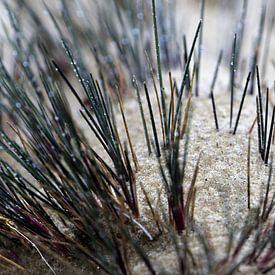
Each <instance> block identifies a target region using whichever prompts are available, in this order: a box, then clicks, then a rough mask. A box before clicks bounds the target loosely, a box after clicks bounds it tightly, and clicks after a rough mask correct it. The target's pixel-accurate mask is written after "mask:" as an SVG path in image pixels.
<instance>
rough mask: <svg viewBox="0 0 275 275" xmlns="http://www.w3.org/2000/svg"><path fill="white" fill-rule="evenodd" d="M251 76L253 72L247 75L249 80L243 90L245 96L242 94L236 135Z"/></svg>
mask: <svg viewBox="0 0 275 275" xmlns="http://www.w3.org/2000/svg"><path fill="white" fill-rule="evenodd" d="M250 78H251V72H250V73H249V74H248V77H247V80H246V84H245V88H244V91H243V96H242V99H241V103H240V107H239V111H238V115H237V119H236V123H235V127H234V131H233V135H235V134H236V132H237V128H238V124H239V120H240V117H241V113H242V109H243V104H244V99H245V96H246V93H247V89H248V85H249V81H250Z"/></svg>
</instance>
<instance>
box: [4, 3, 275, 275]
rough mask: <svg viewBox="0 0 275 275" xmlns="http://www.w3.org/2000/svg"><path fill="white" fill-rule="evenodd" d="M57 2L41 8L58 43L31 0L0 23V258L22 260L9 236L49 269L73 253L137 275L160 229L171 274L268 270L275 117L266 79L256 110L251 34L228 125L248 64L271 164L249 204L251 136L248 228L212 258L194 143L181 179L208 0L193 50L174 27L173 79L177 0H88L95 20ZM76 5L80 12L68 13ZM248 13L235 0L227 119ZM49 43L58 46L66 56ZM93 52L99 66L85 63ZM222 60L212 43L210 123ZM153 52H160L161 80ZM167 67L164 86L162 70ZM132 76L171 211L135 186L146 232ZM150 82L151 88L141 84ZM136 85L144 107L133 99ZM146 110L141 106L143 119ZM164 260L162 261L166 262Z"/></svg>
mask: <svg viewBox="0 0 275 275" xmlns="http://www.w3.org/2000/svg"><path fill="white" fill-rule="evenodd" d="M60 4H61V11H62V12H61V18H58V15H57V14H55V13H54V12H53V11H52V10H51V8H49V7H48V6H47V4H46V3H44V5H43V8H45V9H46V11H47V13H48V20H49V22H50V23H51V24H52V25H53V26H54V30H55V32H56V34H57V35H58V39H57V40H58V41H55V39H54V38H53V35H52V34H51V32H50V31H49V30H48V29H47V26H45V25H44V23H43V22H42V21H41V20H40V18H39V16H38V14H36V12H35V10H34V9H33V7H32V5H30V3H29V2H28V1H26V0H24V1H14V6H12V5H10V4H9V3H8V2H6V1H4V5H5V8H6V10H7V13H8V17H9V20H10V26H11V29H12V31H11V33H10V32H9V31H8V28H6V27H5V32H6V36H7V43H8V45H9V46H10V47H11V48H12V50H13V51H14V53H15V54H14V57H13V60H12V62H13V63H14V69H13V70H10V69H8V68H7V66H6V65H5V60H4V59H5V56H1V59H0V84H1V86H0V94H1V99H2V102H1V105H0V107H1V111H2V112H3V113H4V114H6V115H7V116H8V118H9V121H8V125H9V128H8V129H6V125H2V127H1V129H0V146H1V151H2V153H3V156H1V159H0V233H1V239H0V242H1V244H2V247H3V248H2V249H1V250H0V263H1V264H3V265H4V266H5V268H7V269H11V268H14V269H15V270H17V271H20V272H21V271H27V266H25V264H24V262H23V261H22V260H21V258H20V257H21V256H20V255H19V256H17V254H16V253H14V252H13V250H14V248H13V247H14V245H17V246H21V247H22V249H25V248H26V247H31V248H32V249H33V250H34V252H35V253H36V254H37V255H38V256H39V257H40V258H41V260H42V262H43V263H44V265H45V268H48V269H49V270H50V271H51V272H52V273H57V272H56V270H55V267H54V265H52V258H54V259H55V261H57V262H58V263H62V264H64V265H65V264H66V265H69V266H70V265H71V264H72V262H77V263H80V265H83V264H84V265H85V267H86V268H87V269H88V270H89V271H91V272H94V273H97V272H102V273H107V274H132V273H133V265H134V263H133V262H134V261H136V259H137V258H139V260H140V261H141V262H143V264H144V265H145V266H146V268H147V270H148V272H149V273H150V274H157V273H158V272H159V269H158V267H157V266H156V265H155V264H154V262H153V261H152V258H151V256H149V253H148V251H147V246H148V243H152V242H154V241H157V238H158V237H160V236H159V235H163V236H164V238H165V240H166V241H169V242H170V243H172V244H173V246H174V249H175V252H176V255H177V258H176V259H175V261H177V263H176V265H177V266H178V271H179V273H180V274H190V273H194V274H202V273H205V274H221V273H223V274H233V273H235V272H236V271H237V270H238V268H239V267H240V266H242V265H249V266H255V267H256V268H257V269H258V270H259V271H260V272H262V273H267V272H269V271H270V270H272V269H273V268H274V262H273V258H272V257H273V256H274V226H275V224H274V222H273V221H272V222H271V223H270V222H269V217H270V215H271V213H272V211H273V209H274V193H273V194H271V192H272V191H271V186H272V178H273V175H272V173H273V154H274V153H273V152H272V150H271V145H272V143H274V132H275V129H274V119H275V117H274V106H273V113H272V116H271V119H270V118H269V117H270V116H269V113H270V107H269V106H270V105H271V101H270V100H269V94H270V93H269V90H267V93H266V95H265V108H263V97H262V85H261V83H260V74H259V70H258V67H256V64H257V63H258V59H259V56H258V50H259V48H260V45H261V35H260V32H259V36H258V39H257V49H256V51H255V53H254V58H253V62H254V63H253V68H252V69H253V70H251V73H249V74H248V77H247V79H246V84H245V87H244V91H243V96H242V99H241V102H240V107H239V111H238V114H237V117H236V123H235V126H234V131H233V134H234V135H235V134H236V133H237V127H238V124H239V122H240V118H241V112H242V109H243V106H244V102H245V97H246V94H247V91H248V88H249V84H251V85H252V88H251V90H250V92H251V93H253V84H252V81H254V77H253V75H254V74H255V72H256V76H257V84H258V85H257V86H258V96H257V99H256V102H257V103H256V106H255V110H257V126H258V142H259V153H260V155H261V158H262V160H263V161H264V163H265V164H266V165H267V166H268V179H267V182H266V189H265V194H264V198H263V200H262V202H261V203H260V204H259V205H258V207H257V209H256V210H255V209H253V208H251V205H250V197H251V196H252V195H253V194H251V192H250V155H251V150H250V147H251V144H250V138H251V137H249V146H248V154H247V155H248V163H247V168H248V172H247V173H248V176H247V181H248V184H247V189H248V191H247V196H248V209H249V211H248V214H247V218H246V219H245V221H244V223H243V227H242V228H241V229H240V230H235V231H232V232H230V234H229V236H228V238H226V242H227V248H226V253H225V254H226V255H225V256H224V257H223V258H222V259H221V258H220V257H218V253H219V252H220V251H219V249H220V248H219V247H218V248H217V250H215V248H214V247H212V244H211V239H210V238H209V237H208V233H207V232H206V228H204V227H203V226H202V225H201V223H200V221H198V220H196V216H195V215H194V208H195V203H196V194H197V185H196V182H197V177H198V174H199V168H200V165H201V157H202V156H203V152H202V153H201V154H200V155H199V157H198V159H197V162H196V164H195V168H194V171H193V176H192V178H191V181H190V184H189V188H188V190H187V180H186V166H187V163H188V155H189V154H192V153H193V152H190V151H189V146H188V145H189V141H190V131H191V130H192V115H193V112H194V108H193V102H194V100H195V99H194V95H196V96H199V95H201V93H200V89H201V86H202V85H201V83H200V75H202V67H201V59H202V53H201V47H202V42H203V36H202V35H203V34H202V31H203V26H204V19H205V15H204V13H205V1H203V0H202V1H201V9H200V16H201V20H200V21H199V24H198V26H197V28H196V30H195V33H194V38H193V40H192V44H191V48H190V50H188V48H187V41H186V36H185V35H184V36H183V44H184V45H183V47H184V54H183V59H184V61H183V62H182V63H183V64H184V68H183V72H182V78H181V82H180V86H178V85H177V82H176V81H173V79H172V73H171V69H172V68H173V67H174V66H180V65H181V62H179V59H180V56H181V53H180V52H179V48H178V47H177V46H175V45H177V41H176V28H175V27H174V26H175V25H176V23H175V22H176V21H175V20H176V19H175V16H173V13H174V9H175V7H176V6H175V3H174V2H173V1H172V2H169V3H166V2H164V1H158V2H157V3H156V1H155V0H152V1H149V2H148V3H147V2H146V1H130V0H121V1H111V4H110V6H109V5H106V3H105V2H104V1H103V2H102V3H101V2H96V4H95V7H96V13H97V14H98V18H97V20H98V25H97V26H93V25H92V24H91V22H90V20H89V16H87V15H88V10H86V9H85V5H84V4H83V3H81V1H72V2H67V1H64V0H61V1H60ZM82 4H83V5H82ZM76 7H77V9H78V11H79V13H80V14H81V16H80V18H77V17H75V16H74V14H73V11H74V9H75V8H76ZM167 7H168V9H167ZM21 9H24V10H25V11H26V14H27V18H28V20H29V24H33V23H35V26H34V27H33V29H32V31H33V34H32V35H33V36H34V37H35V36H36V35H38V34H39V33H40V32H41V33H42V35H41V37H40V38H39V39H36V38H35V39H34V38H33V39H31V43H30V41H29V39H30V38H29V34H28V33H27V32H26V30H25V28H24V24H23V25H22V24H21V20H25V18H24V17H23V18H21V17H20V15H19V12H18V11H21ZM246 11H247V1H244V3H243V10H242V15H241V27H240V30H239V32H238V35H237V34H235V36H234V40H233V41H234V42H233V48H232V52H231V67H230V74H231V79H230V80H231V81H230V117H229V119H230V128H231V126H232V123H233V106H234V101H235V93H236V90H237V89H236V82H237V77H236V73H237V72H238V70H237V69H238V68H239V66H238V65H239V60H240V58H241V56H240V53H241V45H242V41H243V33H244V27H245V25H244V24H245V20H244V19H245V17H246ZM264 18H265V8H264V9H263V12H262V15H261V23H260V31H262V30H263V29H264ZM27 24H28V23H27ZM149 30H152V33H153V34H154V41H152V40H153V39H150V38H148V32H149V33H150V31H149ZM205 34H206V30H205V29H204V35H205ZM60 42H61V43H60ZM153 42H154V43H155V44H154V43H153ZM110 43H111V45H113V48H112V47H111V46H110ZM62 47H63V49H62ZM85 47H86V48H85ZM53 49H59V50H58V52H60V53H61V52H62V57H61V56H59V55H56V54H55V53H54V52H53V51H55V50H53ZM61 49H62V50H61ZM197 50H198V51H197ZM86 51H88V52H86ZM145 52H146V53H145ZM196 52H197V53H198V56H196V54H195V53H196ZM90 54H91V56H92V58H93V60H94V62H95V64H94V68H95V72H90V70H89V64H88V63H89V61H88V58H89V57H90ZM222 58H223V51H221V52H220V54H219V57H218V62H217V65H216V69H215V72H214V76H213V81H212V85H211V89H210V98H211V102H212V107H213V113H214V120H215V127H216V130H220V127H219V123H218V112H217V110H216V103H215V98H214V88H215V83H216V80H217V78H218V71H219V67H220V64H221V62H222ZM152 60H156V67H157V77H156V76H155V70H154V66H155V65H154V61H153V62H152ZM191 67H192V68H191ZM168 71H169V84H168V85H167V86H168V88H167V87H166V84H165V81H164V73H168ZM253 72H254V73H253ZM133 75H135V77H134V81H133V85H134V89H135V90H136V94H137V101H138V105H139V110H140V114H141V119H142V126H143V130H144V136H145V142H146V143H144V146H147V148H148V155H149V158H153V157H154V156H153V154H151V153H152V152H155V156H156V158H157V160H158V163H159V170H160V176H161V179H162V181H163V186H164V188H165V191H166V198H167V205H168V207H167V209H155V208H154V207H153V203H152V202H151V200H150V196H149V194H148V191H147V190H146V189H145V187H144V186H143V185H141V189H142V192H143V194H144V196H145V199H146V203H147V204H148V207H149V208H150V212H151V214H152V218H153V222H154V224H156V227H157V231H158V233H157V234H155V232H151V230H150V231H149V229H147V225H146V224H145V223H144V222H142V219H141V214H142V213H141V212H140V205H139V199H138V197H139V196H138V194H137V192H138V188H137V186H136V176H137V173H138V172H139V168H140V166H139V159H138V157H137V154H136V151H135V144H134V143H133V139H132V136H131V131H130V130H131V129H130V125H128V121H127V113H126V112H125V109H124V104H125V102H126V99H125V97H126V96H128V97H130V93H129V92H128V90H129V86H131V85H130V83H131V80H132V79H133ZM97 79H99V80H97ZM150 79H151V80H152V82H153V83H152V84H153V85H152V88H151V86H149V84H148V83H149V81H150ZM156 79H157V81H156ZM144 81H145V82H144ZM141 83H143V87H144V93H145V98H146V102H147V105H145V104H143V102H142V92H143V89H141V88H140V87H141ZM158 84H159V85H158ZM158 86H159V87H158ZM158 89H159V90H158ZM152 90H154V91H153V92H154V93H155V95H156V102H157V110H155V105H154V104H153V100H152V94H153V92H152ZM169 90H170V91H169ZM168 91H169V92H170V93H169V92H168ZM72 99H74V100H75V101H76V104H77V112H78V116H77V115H76V114H75V113H74V110H75V109H73V108H72V107H71V102H70V100H72ZM185 101H186V102H185ZM118 107H119V108H118ZM145 110H148V111H149V117H150V119H149V120H147V118H146V115H145ZM117 113H118V115H121V116H122V126H123V128H124V130H125V131H124V132H123V133H121V132H120V131H119V127H118V125H117V119H116V118H117ZM156 113H157V114H158V115H156ZM158 116H159V118H158ZM157 119H159V120H160V125H161V126H160V129H158V127H157V123H156V120H157ZM80 121H82V124H84V125H85V128H86V129H88V130H89V135H91V136H93V137H94V140H96V142H97V143H98V144H99V145H100V150H97V149H96V147H95V146H94V145H93V143H92V142H91V139H89V138H87V135H86V134H84V131H83V130H82V128H81V127H80ZM4 126H5V127H4ZM150 129H151V130H152V131H150ZM160 134H162V138H159V135H160ZM251 134H252V130H251V132H250V135H251ZM124 136H126V142H124V140H125V138H124ZM129 150H130V154H129V152H128V151H129ZM130 156H131V157H130ZM14 163H15V164H14ZM133 167H134V168H133ZM161 212H163V215H161V214H160V213H161ZM155 235H156V236H157V237H155ZM192 236H193V237H195V238H196V239H197V240H198V242H199V243H200V245H201V247H200V249H199V253H198V252H196V251H195V250H194V249H192V240H191V238H192ZM214 237H215V236H214ZM251 240H252V245H251V243H250V241H251ZM12 244H13V245H12ZM48 258H49V260H48ZM163 268H164V270H165V268H166V267H165V263H164V267H163ZM165 271H168V270H165Z"/></svg>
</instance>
